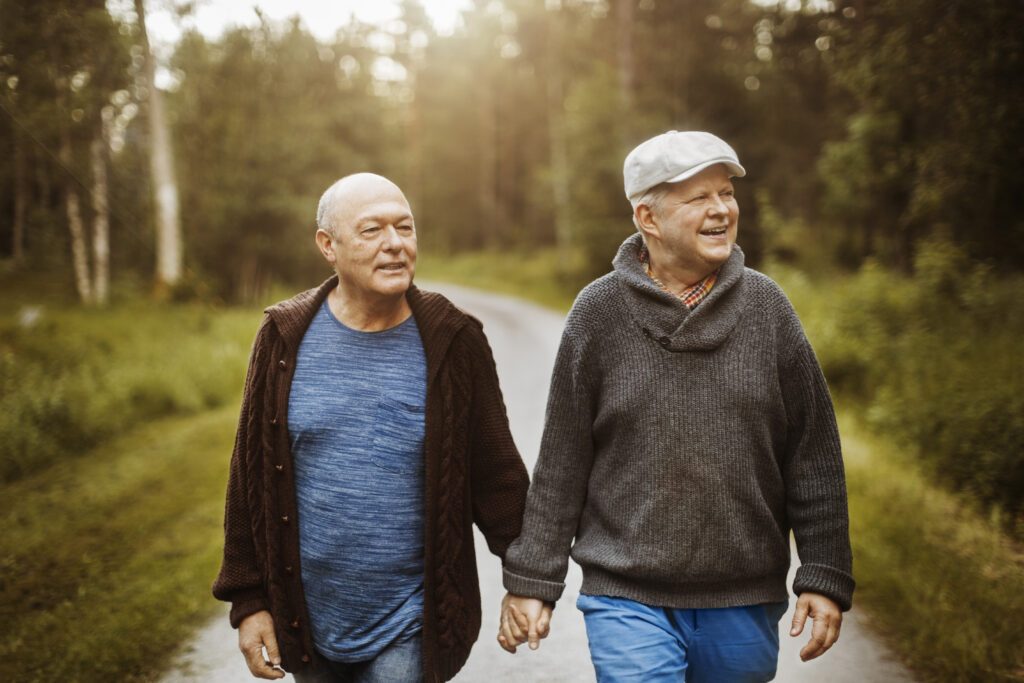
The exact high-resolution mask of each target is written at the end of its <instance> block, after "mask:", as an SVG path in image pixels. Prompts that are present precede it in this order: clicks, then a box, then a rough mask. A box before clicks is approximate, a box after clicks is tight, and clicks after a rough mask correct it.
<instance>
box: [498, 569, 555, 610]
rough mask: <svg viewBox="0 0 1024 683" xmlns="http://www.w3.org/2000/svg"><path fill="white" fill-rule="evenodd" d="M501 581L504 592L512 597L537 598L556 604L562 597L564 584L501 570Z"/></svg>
mask: <svg viewBox="0 0 1024 683" xmlns="http://www.w3.org/2000/svg"><path fill="white" fill-rule="evenodd" d="M502 579H503V583H504V584H505V590H507V591H508V592H509V593H512V594H513V595H521V596H523V597H524V598H537V599H538V600H544V601H546V602H551V603H553V602H556V601H557V600H558V598H560V597H562V591H564V590H565V584H564V583H561V582H559V581H545V580H543V579H531V578H528V577H526V576H520V575H519V574H513V573H512V572H510V571H509V570H507V569H503V570H502Z"/></svg>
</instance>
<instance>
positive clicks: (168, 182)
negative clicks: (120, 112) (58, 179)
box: [135, 0, 183, 294]
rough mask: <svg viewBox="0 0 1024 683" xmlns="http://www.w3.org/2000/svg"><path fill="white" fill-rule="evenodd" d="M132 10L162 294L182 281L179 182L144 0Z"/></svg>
mask: <svg viewBox="0 0 1024 683" xmlns="http://www.w3.org/2000/svg"><path fill="white" fill-rule="evenodd" d="M135 13H136V15H137V17H138V22H139V32H140V38H141V41H142V48H143V59H144V60H145V64H144V70H145V78H146V85H147V89H148V94H149V146H150V149H149V161H150V174H151V176H152V183H153V193H154V199H155V202H156V288H157V293H158V294H164V293H166V291H167V289H168V288H170V287H173V286H174V285H176V284H178V282H179V281H180V280H181V270H182V252H183V249H182V239H181V221H180V219H179V215H178V183H177V181H176V180H175V177H174V154H173V152H172V150H171V132H170V127H169V126H168V123H167V117H166V114H165V110H164V101H163V94H162V93H161V92H160V89H159V88H158V87H157V85H156V60H155V59H154V57H153V51H152V49H151V46H150V43H149V36H148V34H147V32H146V7H145V2H144V0H135Z"/></svg>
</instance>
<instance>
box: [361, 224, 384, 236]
mask: <svg viewBox="0 0 1024 683" xmlns="http://www.w3.org/2000/svg"><path fill="white" fill-rule="evenodd" d="M378 232H380V226H379V225H370V226H367V227H365V228H363V229H362V230H361V231H360V234H363V235H366V236H367V237H370V236H373V235H376V234H377V233H378Z"/></svg>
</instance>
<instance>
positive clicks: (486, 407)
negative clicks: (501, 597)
mask: <svg viewBox="0 0 1024 683" xmlns="http://www.w3.org/2000/svg"><path fill="white" fill-rule="evenodd" d="M465 337H466V343H467V345H468V347H469V348H468V351H467V352H468V353H469V354H470V359H471V362H472V378H473V379H472V381H473V387H472V403H471V408H470V410H471V417H470V420H471V424H472V427H471V434H470V440H471V441H470V457H471V462H470V487H471V494H470V495H471V499H472V504H473V521H474V522H475V523H476V525H477V527H479V529H480V531H481V532H482V533H483V535H484V538H485V539H487V547H488V548H490V549H491V552H493V553H494V554H495V555H498V556H499V557H504V555H505V551H506V550H507V549H508V546H509V544H510V543H511V542H512V541H513V540H514V539H515V538H516V536H518V535H519V530H520V526H521V525H522V521H523V507H524V506H525V504H526V490H527V488H528V487H529V484H530V478H529V475H528V474H527V472H526V466H525V465H524V464H523V460H522V458H521V457H520V455H519V451H518V450H517V449H516V445H515V442H514V441H513V440H512V432H511V431H510V430H509V425H508V415H507V413H506V411H505V403H504V400H503V399H502V395H501V388H500V386H499V384H498V373H497V369H496V367H495V365H494V356H493V354H492V353H491V347H490V346H489V345H488V343H487V338H486V337H485V336H484V334H483V331H482V329H481V328H480V327H478V326H477V323H475V322H474V323H470V324H469V325H467V327H466V333H465Z"/></svg>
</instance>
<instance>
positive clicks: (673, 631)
mask: <svg viewBox="0 0 1024 683" xmlns="http://www.w3.org/2000/svg"><path fill="white" fill-rule="evenodd" d="M744 173H745V172H744V170H743V167H742V166H740V163H739V160H738V159H737V158H736V154H735V153H734V152H733V150H732V148H730V147H729V146H728V145H727V144H726V143H725V142H723V141H722V140H720V139H719V138H717V137H715V136H713V135H710V134H708V133H698V132H676V131H671V132H669V133H665V134H663V135H659V136H657V137H655V138H652V139H650V140H648V141H646V142H644V143H643V144H641V145H639V146H638V147H637V148H636V149H634V150H633V151H632V152H631V153H630V154H629V156H628V157H627V158H626V162H625V169H624V175H625V187H626V196H627V197H628V198H629V200H630V202H631V203H632V205H633V220H634V223H635V225H636V227H637V229H638V234H634V235H633V236H632V237H630V238H628V239H627V240H626V241H625V242H624V243H623V244H622V246H621V247H620V248H619V252H618V254H617V255H616V257H615V260H614V262H613V265H614V270H613V272H611V273H609V274H608V275H605V276H604V277H601V278H600V279H598V280H596V281H595V282H593V283H591V284H590V285H588V286H587V287H586V288H585V289H584V290H583V291H582V292H581V293H580V295H579V297H578V298H577V299H576V302H575V304H574V305H573V307H572V310H571V311H570V313H569V317H568V320H567V321H566V326H565V331H564V334H563V336H562V342H561V347H560V349H559V352H558V356H557V360H556V364H555V370H554V375H553V378H552V382H551V393H550V396H549V402H548V413H547V423H546V426H545V431H544V437H543V440H542V445H541V451H540V457H539V459H538V461H537V466H536V470H535V471H534V479H533V482H532V484H531V488H530V493H529V496H528V499H527V509H526V517H525V519H524V521H523V533H522V535H521V536H520V537H519V539H518V540H517V541H516V542H515V543H514V544H513V545H512V547H511V548H510V549H509V551H508V554H507V556H506V558H505V573H504V583H505V587H506V588H507V589H508V591H509V595H507V596H506V598H505V601H504V604H503V609H502V623H501V627H500V631H499V637H498V640H499V642H500V643H501V644H502V646H503V647H505V649H507V650H510V651H515V648H516V646H517V645H518V644H519V643H522V642H526V641H529V643H530V647H531V648H536V647H537V646H538V639H539V638H541V637H543V636H544V635H545V634H546V632H547V628H548V620H549V619H550V610H551V604H552V603H553V602H554V601H556V600H557V599H558V598H559V596H560V595H561V594H562V590H563V588H564V584H563V580H564V577H565V572H566V567H567V563H568V556H569V555H570V554H571V555H572V557H573V559H574V560H575V561H576V562H577V563H578V564H579V565H580V566H581V567H582V569H583V586H582V590H581V595H580V598H579V602H578V603H577V606H578V607H579V608H580V610H582V611H583V613H584V618H585V622H586V627H587V636H588V639H589V641H590V651H591V657H592V659H593V662H594V666H595V668H596V670H597V677H598V680H599V681H616V682H618V681H644V682H651V681H684V680H685V681H688V682H697V681H708V682H711V681H714V682H716V683H731V682H739V681H768V680H771V679H772V678H774V676H775V670H776V664H777V660H778V644H779V636H778V620H779V619H780V618H781V617H782V615H783V614H784V613H785V611H786V607H787V601H788V594H787V591H786V574H787V569H788V568H789V563H790V550H789V535H790V530H792V531H793V532H794V534H795V536H796V544H797V550H798V552H799V554H800V558H801V560H802V561H803V564H802V566H801V567H800V568H799V570H798V571H797V574H796V580H795V582H794V585H793V590H794V592H795V593H796V594H797V595H799V599H798V600H797V606H796V616H795V618H794V620H793V624H792V629H791V634H792V635H794V636H795V635H798V634H799V633H800V632H801V630H802V628H803V625H804V622H805V620H806V618H807V616H808V615H810V616H811V617H812V618H813V620H814V626H813V629H812V637H811V639H810V642H809V643H808V644H807V646H806V647H804V649H803V651H802V652H801V656H802V657H803V658H804V659H805V660H806V659H811V658H814V657H817V656H818V655H820V654H822V653H823V652H825V651H826V650H827V649H828V648H829V647H831V646H832V644H833V643H834V642H835V641H836V638H837V637H838V635H839V627H840V623H841V620H842V610H846V609H849V607H850V601H851V598H852V594H853V588H854V581H853V577H852V576H851V553H850V545H849V534H848V523H847V510H846V489H845V482H844V475H843V463H842V457H841V454H840V447H839V435H838V431H837V429H836V422H835V416H834V413H833V409H832V403H831V400H830V398H829V393H828V388H827V387H826V385H825V380H824V378H823V377H822V374H821V371H820V369H819V367H818V363H817V361H816V359H815V356H814V352H813V351H812V350H811V347H810V344H808V342H807V339H806V337H805V336H804V332H803V329H802V328H801V325H800V322H799V320H798V319H797V316H796V313H795V312H794V311H793V308H792V306H791V305H790V303H789V301H788V300H787V299H786V296H785V295H784V294H783V293H782V291H781V290H780V289H779V287H778V286H777V285H776V284H775V283H774V282H772V281H771V280H770V279H768V278H767V277H765V276H764V275H762V274H761V273H758V272H757V271H754V270H751V269H749V268H745V267H744V265H743V252H742V251H741V250H740V248H739V247H738V246H736V245H735V240H736V230H737V223H738V218H739V207H738V205H737V202H736V197H735V194H734V190H733V184H732V181H731V177H733V176H742V175H744ZM574 539H575V540H574ZM570 546H571V553H570Z"/></svg>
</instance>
